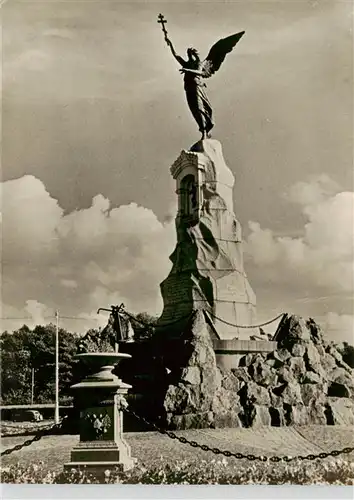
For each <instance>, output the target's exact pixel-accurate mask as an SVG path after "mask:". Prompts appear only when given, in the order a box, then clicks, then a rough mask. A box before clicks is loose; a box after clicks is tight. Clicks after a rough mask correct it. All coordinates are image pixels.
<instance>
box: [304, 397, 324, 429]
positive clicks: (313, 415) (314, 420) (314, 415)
mask: <svg viewBox="0 0 354 500" xmlns="http://www.w3.org/2000/svg"><path fill="white" fill-rule="evenodd" d="M306 409H307V413H308V416H309V421H308V423H309V424H310V425H326V424H327V418H326V415H325V408H324V406H322V405H321V404H319V403H316V402H315V403H313V404H311V405H309V406H307V408H306Z"/></svg>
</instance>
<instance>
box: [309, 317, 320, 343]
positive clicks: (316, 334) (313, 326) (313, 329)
mask: <svg viewBox="0 0 354 500" xmlns="http://www.w3.org/2000/svg"><path fill="white" fill-rule="evenodd" d="M306 326H307V328H308V329H309V331H310V337H311V340H312V342H313V343H314V344H318V345H321V344H323V332H322V329H321V327H320V326H319V325H318V324H317V323H316V322H315V321H314V320H313V319H312V318H309V319H308V320H307V321H306Z"/></svg>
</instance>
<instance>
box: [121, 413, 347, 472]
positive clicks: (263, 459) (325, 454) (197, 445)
mask: <svg viewBox="0 0 354 500" xmlns="http://www.w3.org/2000/svg"><path fill="white" fill-rule="evenodd" d="M124 411H125V412H127V413H130V414H131V415H133V416H134V417H135V418H137V419H138V420H140V421H142V422H144V423H145V424H147V425H149V426H151V427H153V428H154V429H155V430H157V431H158V432H159V433H160V434H165V435H166V436H168V437H169V438H171V439H177V441H179V442H180V443H182V444H189V446H192V448H200V449H201V450H203V451H211V452H212V453H214V454H215V455H224V456H225V457H233V458H237V459H239V460H240V459H246V460H249V461H251V462H254V461H255V460H258V461H260V462H268V461H269V462H275V463H277V462H281V461H284V462H292V461H294V460H316V459H317V458H321V459H323V458H327V457H337V456H338V455H341V454H343V453H345V454H348V453H352V452H353V451H354V447H346V448H343V449H341V450H332V451H329V452H322V453H319V454H318V455H314V454H312V453H310V454H309V455H295V456H289V455H284V456H276V455H273V456H271V457H267V456H264V455H253V454H252V453H249V454H246V455H245V454H243V453H234V452H232V451H228V450H220V449H219V448H212V447H210V446H208V445H207V444H200V443H197V441H192V440H189V439H187V438H185V437H183V436H177V434H175V433H174V432H173V431H168V430H166V429H162V428H161V427H159V426H158V425H156V424H154V423H153V422H150V421H149V420H147V419H146V418H145V417H142V416H141V415H138V414H137V413H135V412H134V411H133V410H131V409H129V408H125V409H124Z"/></svg>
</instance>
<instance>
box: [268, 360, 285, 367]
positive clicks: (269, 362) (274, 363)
mask: <svg viewBox="0 0 354 500" xmlns="http://www.w3.org/2000/svg"><path fill="white" fill-rule="evenodd" d="M265 364H266V365H268V366H270V367H271V368H275V367H276V364H277V360H276V359H274V358H267V360H266V361H265ZM281 366H283V363H281Z"/></svg>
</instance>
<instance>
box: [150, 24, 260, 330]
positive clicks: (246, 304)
mask: <svg viewBox="0 0 354 500" xmlns="http://www.w3.org/2000/svg"><path fill="white" fill-rule="evenodd" d="M158 22H159V23H160V24H161V26H162V31H163V34H164V38H165V41H166V43H167V45H168V47H169V48H170V50H171V53H172V55H173V57H174V58H175V59H176V61H177V62H178V63H179V64H180V66H181V69H180V72H181V73H182V74H183V75H184V90H185V93H186V98H187V103H188V106H189V109H190V111H191V113H192V115H193V118H194V119H195V121H196V122H197V124H198V126H199V131H200V132H201V134H202V137H201V140H200V141H198V142H197V143H196V144H194V145H193V146H192V147H191V148H190V149H189V150H183V151H182V153H181V154H180V156H179V158H178V159H177V160H176V161H175V163H174V164H173V165H172V167H171V174H172V176H173V178H174V179H175V180H176V185H177V195H178V214H177V217H176V230H177V246H176V249H175V251H174V252H173V254H172V255H171V257H170V258H171V261H172V263H173V266H172V270H171V272H170V274H169V276H168V277H167V279H166V280H165V281H164V282H163V283H162V284H161V292H162V297H163V302H164V309H163V313H162V316H161V317H160V319H159V323H158V326H159V327H160V328H162V329H163V326H164V325H166V328H167V327H168V328H169V332H170V333H171V329H170V325H171V324H172V323H175V324H176V327H175V328H174V329H173V330H175V332H176V333H178V331H182V330H183V328H185V327H186V320H185V319H186V318H187V317H188V316H190V315H191V314H192V312H193V311H196V310H200V309H202V310H203V311H204V314H205V318H206V321H207V322H208V323H209V325H210V327H211V331H212V334H213V336H214V339H215V340H232V339H249V337H250V335H252V334H253V335H255V334H257V333H258V331H257V330H256V329H252V328H250V329H248V330H244V329H240V328H238V327H237V326H234V325H241V326H243V325H246V326H247V327H250V326H251V325H253V324H255V322H256V297H255V294H254V293H253V290H252V289H251V287H250V285H249V283H248V280H247V276H246V274H245V271H244V267H243V255H242V236H241V226H240V223H239V222H238V220H237V219H236V217H235V214H234V209H233V186H234V182H235V179H234V176H233V174H232V172H231V170H230V169H229V168H228V166H227V165H226V163H225V160H224V158H223V153H222V147H221V144H220V142H219V141H216V140H213V139H211V129H212V128H213V126H214V121H213V117H212V107H211V104H210V102H209V99H208V96H207V94H206V85H205V83H204V79H206V78H210V76H212V75H213V74H214V73H215V72H217V71H218V70H219V68H220V66H221V65H222V63H223V61H224V60H225V57H226V55H227V54H228V53H230V52H231V51H232V50H233V48H234V47H235V45H236V44H237V43H238V42H239V41H240V40H241V38H242V37H243V35H244V34H245V32H244V31H241V32H239V33H236V34H234V35H230V36H228V37H226V38H222V39H220V40H219V41H218V42H216V43H215V44H214V45H213V46H212V47H211V49H210V51H209V53H208V55H207V57H206V58H205V60H201V59H200V56H199V52H198V51H197V50H196V49H195V48H192V47H190V48H189V49H188V50H187V60H185V59H184V58H183V57H181V56H179V55H178V54H177V53H176V51H175V48H174V46H173V44H172V42H171V40H170V39H169V37H168V34H167V30H166V27H165V24H166V22H167V21H166V20H165V18H164V16H163V15H162V14H160V15H159V17H158Z"/></svg>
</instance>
